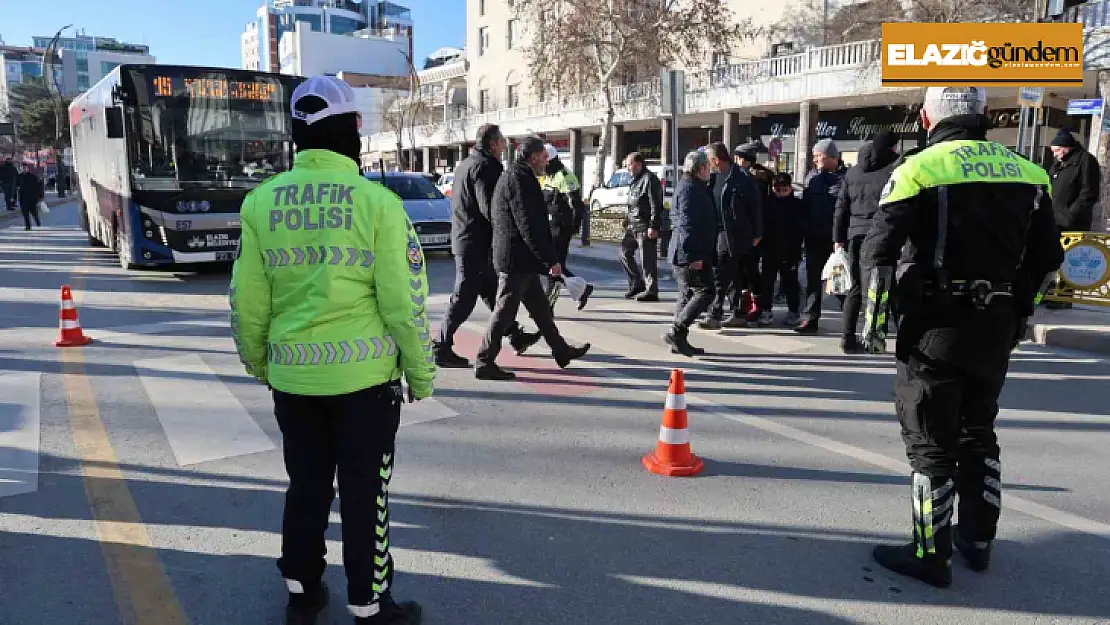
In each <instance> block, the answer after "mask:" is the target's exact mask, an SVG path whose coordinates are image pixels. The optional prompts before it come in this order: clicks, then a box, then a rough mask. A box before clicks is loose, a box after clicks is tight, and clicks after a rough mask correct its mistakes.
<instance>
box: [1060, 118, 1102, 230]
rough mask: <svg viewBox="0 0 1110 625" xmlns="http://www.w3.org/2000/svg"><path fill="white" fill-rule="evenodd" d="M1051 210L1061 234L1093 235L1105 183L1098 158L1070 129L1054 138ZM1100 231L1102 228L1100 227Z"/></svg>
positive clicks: (1062, 131)
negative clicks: (1093, 220)
mask: <svg viewBox="0 0 1110 625" xmlns="http://www.w3.org/2000/svg"><path fill="white" fill-rule="evenodd" d="M1052 155H1053V156H1055V157H1056V161H1055V162H1053V163H1052V166H1051V167H1050V168H1049V170H1048V175H1049V177H1050V178H1052V211H1053V212H1054V213H1056V225H1057V226H1059V227H1060V231H1061V232H1090V230H1091V228H1092V226H1093V224H1092V223H1091V222H1092V219H1093V218H1094V208H1095V204H1097V203H1098V196H1099V192H1100V189H1101V184H1102V174H1101V172H1100V171H1099V167H1098V159H1096V158H1095V157H1094V156H1092V155H1091V153H1090V152H1088V151H1087V150H1084V149H1083V146H1081V145H1079V142H1078V141H1076V140H1075V137H1073V136H1072V134H1071V133H1070V132H1068V131H1067V130H1061V131H1060V132H1058V133H1056V136H1055V137H1053V139H1052ZM1099 230H1101V228H1099Z"/></svg>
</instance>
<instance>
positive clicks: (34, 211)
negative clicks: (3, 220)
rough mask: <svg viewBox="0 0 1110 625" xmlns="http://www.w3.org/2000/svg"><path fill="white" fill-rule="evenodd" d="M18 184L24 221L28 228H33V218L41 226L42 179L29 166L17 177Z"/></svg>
mask: <svg viewBox="0 0 1110 625" xmlns="http://www.w3.org/2000/svg"><path fill="white" fill-rule="evenodd" d="M16 186H17V191H16V195H17V196H18V197H19V210H20V211H21V212H22V213H23V223H24V224H25V225H26V226H27V227H26V229H27V230H30V229H31V220H32V219H34V221H35V225H36V226H38V227H40V228H41V227H42V220H41V219H39V204H40V202H42V201H43V197H44V189H43V186H42V179H41V178H39V177H38V176H37V175H35V172H34V171H32V170H31V168H29V167H27V168H24V170H23V173H21V174H19V178H17V179H16Z"/></svg>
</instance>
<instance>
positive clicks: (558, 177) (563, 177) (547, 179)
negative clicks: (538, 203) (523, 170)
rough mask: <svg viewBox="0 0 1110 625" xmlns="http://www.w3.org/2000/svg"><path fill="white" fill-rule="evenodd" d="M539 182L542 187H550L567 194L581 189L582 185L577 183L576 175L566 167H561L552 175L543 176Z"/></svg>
mask: <svg viewBox="0 0 1110 625" xmlns="http://www.w3.org/2000/svg"><path fill="white" fill-rule="evenodd" d="M540 184H541V185H542V186H543V188H544V189H552V190H555V191H558V192H559V193H565V194H567V195H570V194H571V193H574V192H575V191H579V190H581V189H582V185H580V184H578V177H577V176H575V175H574V172H572V171H570V170H569V169H566V168H563V169H562V170H561V171H559V172H558V173H557V174H555V175H554V176H544V178H543V180H541V181H540Z"/></svg>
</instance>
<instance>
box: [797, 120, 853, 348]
mask: <svg viewBox="0 0 1110 625" xmlns="http://www.w3.org/2000/svg"><path fill="white" fill-rule="evenodd" d="M813 164H814V165H815V166H816V167H817V168H816V169H814V170H811V171H810V172H809V174H808V175H807V176H806V179H805V186H804V188H803V190H802V201H803V202H805V205H806V230H805V246H806V305H805V311H804V312H803V313H802V316H803V319H802V324H801V325H799V326H798V327H797V328H794V331H795V332H798V333H800V334H817V323H818V321H820V319H821V301H822V300H823V299H824V297H825V289H824V288H822V285H821V272H822V271H823V270H824V268H825V262H826V261H827V260H828V259H829V256H831V255H832V252H833V236H832V226H833V215H834V214H835V213H836V200H837V198H838V197H840V185H842V184H843V183H844V169H843V165H841V162H840V150H838V149H837V147H836V144H835V143H833V141H832V140H831V139H822V140H821V141H818V142H817V145H815V146H813Z"/></svg>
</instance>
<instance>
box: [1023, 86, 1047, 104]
mask: <svg viewBox="0 0 1110 625" xmlns="http://www.w3.org/2000/svg"><path fill="white" fill-rule="evenodd" d="M1043 102H1044V87H1022V88H1021V89H1018V105H1019V106H1032V107H1034V108H1040V107H1041V104H1042V103H1043Z"/></svg>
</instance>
